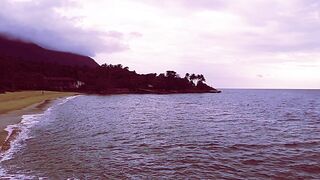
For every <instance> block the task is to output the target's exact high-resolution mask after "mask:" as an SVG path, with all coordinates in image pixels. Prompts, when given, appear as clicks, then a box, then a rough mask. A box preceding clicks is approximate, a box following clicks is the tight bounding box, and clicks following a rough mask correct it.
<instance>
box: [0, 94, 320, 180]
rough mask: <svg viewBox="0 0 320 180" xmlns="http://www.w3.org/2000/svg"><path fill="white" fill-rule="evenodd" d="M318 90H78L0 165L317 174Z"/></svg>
mask: <svg viewBox="0 0 320 180" xmlns="http://www.w3.org/2000/svg"><path fill="white" fill-rule="evenodd" d="M319 98H320V91H316V90H314V91H311V90H309V91H307V90H305V91H304V90H225V91H224V92H223V93H222V94H185V95H114V96H80V97H77V98H74V99H71V100H69V101H68V102H66V103H64V104H60V105H57V106H55V107H53V108H52V109H51V111H49V112H46V113H45V114H44V115H42V116H39V118H40V119H38V120H39V122H38V123H37V124H36V125H35V126H32V128H30V129H29V130H30V132H29V134H28V137H29V138H25V140H23V141H20V144H24V145H23V146H20V149H19V150H17V151H15V152H14V153H13V156H12V158H11V159H9V160H6V161H2V162H1V166H2V168H3V169H5V170H6V174H7V175H8V174H12V175H18V174H20V175H22V174H23V175H25V176H29V177H49V178H53V179H54V178H57V179H66V178H72V177H74V178H81V179H84V178H90V179H104V178H137V179H140V178H143V179H145V178H170V179H171V178H187V177H188V178H192V179H193V178H202V179H203V178H210V179H221V178H223V179H239V178H240V179H264V178H272V179H279V178H287V179H299V178H301V179H320V164H319V162H320V99H319ZM16 177H17V176H16Z"/></svg>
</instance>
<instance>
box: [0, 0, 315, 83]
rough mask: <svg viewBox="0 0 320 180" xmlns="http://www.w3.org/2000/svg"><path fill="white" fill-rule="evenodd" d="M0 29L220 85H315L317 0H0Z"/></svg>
mask: <svg viewBox="0 0 320 180" xmlns="http://www.w3.org/2000/svg"><path fill="white" fill-rule="evenodd" d="M1 6H2V7H1V11H0V32H1V33H6V34H11V35H13V36H17V37H19V38H22V39H25V40H29V41H33V42H36V43H38V44H40V45H42V46H44V47H47V48H51V49H55V50H62V51H70V52H75V53H80V54H83V55H88V56H91V57H93V58H95V59H96V61H97V62H98V63H100V64H102V63H108V64H119V63H121V64H123V65H125V66H129V67H130V69H131V70H136V71H137V72H139V73H149V72H157V73H160V72H164V71H166V70H175V71H177V72H178V73H179V74H182V75H183V74H185V73H186V72H195V73H202V74H204V75H205V76H206V77H207V82H208V83H209V84H210V85H213V86H215V87H218V88H320V1H318V0H161V1H160V0H90V1H88V0H54V1H53V0H1Z"/></svg>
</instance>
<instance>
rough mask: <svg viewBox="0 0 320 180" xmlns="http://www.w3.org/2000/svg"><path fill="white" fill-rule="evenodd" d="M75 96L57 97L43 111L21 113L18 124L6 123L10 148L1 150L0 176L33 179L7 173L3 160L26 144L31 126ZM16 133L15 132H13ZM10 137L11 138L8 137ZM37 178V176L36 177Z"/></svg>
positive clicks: (6, 159)
mask: <svg viewBox="0 0 320 180" xmlns="http://www.w3.org/2000/svg"><path fill="white" fill-rule="evenodd" d="M79 96H81V95H77V96H70V97H67V98H63V99H59V100H57V101H56V103H55V104H54V105H52V106H51V107H50V108H48V109H47V110H46V111H44V112H43V113H39V114H30V115H23V116H22V120H21V122H20V123H18V124H14V125H8V126H7V127H6V128H5V131H7V132H8V136H7V138H6V140H5V141H10V142H9V143H10V148H9V149H8V150H7V151H4V152H1V155H0V177H1V178H9V179H33V178H35V177H33V176H26V175H23V174H8V173H7V170H6V169H5V168H4V167H3V162H5V161H8V160H10V159H12V158H13V157H14V155H15V153H18V152H19V151H20V150H21V149H22V148H23V147H24V146H26V144H25V141H26V140H28V139H30V138H32V136H31V135H30V131H31V129H32V127H34V126H35V125H36V124H38V123H39V122H41V121H43V120H45V118H47V117H49V116H50V114H51V111H52V110H53V109H54V108H56V107H57V106H60V105H62V104H64V103H66V102H68V101H69V100H71V99H74V98H76V97H79ZM14 133H16V134H14ZM9 138H12V139H9ZM38 178H39V177H38Z"/></svg>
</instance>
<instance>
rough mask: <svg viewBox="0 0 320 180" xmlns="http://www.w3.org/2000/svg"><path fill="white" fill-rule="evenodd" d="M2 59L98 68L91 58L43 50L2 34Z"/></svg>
mask: <svg viewBox="0 0 320 180" xmlns="http://www.w3.org/2000/svg"><path fill="white" fill-rule="evenodd" d="M0 58H9V59H10V58H13V59H16V60H23V61H30V62H44V63H56V64H60V65H67V66H86V67H97V66H98V64H97V63H96V62H95V61H94V60H93V59H92V58H90V57H87V56H82V55H77V54H73V53H67V52H59V51H54V50H49V49H45V48H42V47H40V46H38V45H36V44H34V43H28V42H23V41H20V40H13V39H9V38H7V37H6V36H4V35H1V34H0Z"/></svg>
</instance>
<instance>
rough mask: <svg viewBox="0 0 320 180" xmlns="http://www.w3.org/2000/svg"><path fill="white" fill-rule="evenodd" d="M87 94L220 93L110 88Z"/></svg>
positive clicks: (211, 90) (212, 90)
mask: <svg viewBox="0 0 320 180" xmlns="http://www.w3.org/2000/svg"><path fill="white" fill-rule="evenodd" d="M87 93H88V94H99V95H112V94H192V93H221V91H220V90H217V89H210V90H201V89H186V90H164V89H141V88H140V89H127V88H111V89H107V90H104V91H92V92H87Z"/></svg>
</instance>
